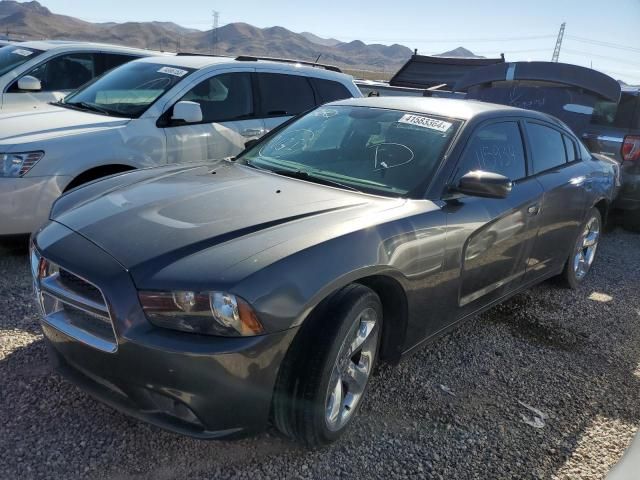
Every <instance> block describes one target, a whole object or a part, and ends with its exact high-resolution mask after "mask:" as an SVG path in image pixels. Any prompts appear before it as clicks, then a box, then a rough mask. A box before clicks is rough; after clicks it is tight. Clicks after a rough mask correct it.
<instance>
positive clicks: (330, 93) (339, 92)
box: [311, 78, 353, 103]
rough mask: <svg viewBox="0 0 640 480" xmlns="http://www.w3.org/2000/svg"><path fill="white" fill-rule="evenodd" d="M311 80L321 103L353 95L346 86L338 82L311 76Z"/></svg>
mask: <svg viewBox="0 0 640 480" xmlns="http://www.w3.org/2000/svg"><path fill="white" fill-rule="evenodd" d="M311 81H312V82H313V85H314V86H315V87H316V91H317V92H318V94H319V95H320V101H321V102H322V103H329V102H335V101H336V100H343V99H345V98H351V97H352V96H353V95H351V92H349V90H347V87H345V86H344V85H342V84H341V83H339V82H334V81H333V80H325V79H322V78H312V79H311Z"/></svg>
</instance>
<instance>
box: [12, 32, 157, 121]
mask: <svg viewBox="0 0 640 480" xmlns="http://www.w3.org/2000/svg"><path fill="white" fill-rule="evenodd" d="M151 55H155V56H157V55H159V53H158V52H152V51H149V50H140V49H137V48H128V47H119V46H116V45H103V44H99V43H88V42H64V41H35V42H21V43H14V44H11V45H7V46H4V47H2V48H0V92H1V93H0V95H1V96H0V109H1V110H0V111H2V112H3V113H4V112H12V111H20V110H31V109H37V108H48V106H49V105H48V104H49V102H57V101H58V100H61V99H62V98H64V97H65V95H67V94H68V93H69V92H71V91H73V90H75V89H77V88H78V87H80V86H82V85H84V84H85V83H87V82H89V81H91V80H93V79H94V78H96V77H98V76H100V75H102V74H103V73H104V72H106V71H108V70H111V69H112V68H115V67H118V66H120V65H122V64H123V63H126V62H130V61H131V60H135V59H138V58H141V57H146V56H151Z"/></svg>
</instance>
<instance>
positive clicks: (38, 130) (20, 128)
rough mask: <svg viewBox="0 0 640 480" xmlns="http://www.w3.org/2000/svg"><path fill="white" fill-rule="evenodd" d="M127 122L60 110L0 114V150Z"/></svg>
mask: <svg viewBox="0 0 640 480" xmlns="http://www.w3.org/2000/svg"><path fill="white" fill-rule="evenodd" d="M128 122H130V119H128V118H118V117H109V116H106V115H99V114H94V113H90V112H81V111H77V110H71V109H67V108H62V107H52V108H51V109H47V110H37V111H33V112H16V113H6V114H0V148H2V145H6V146H10V145H13V144H21V143H29V142H36V141H42V140H47V139H50V138H57V137H62V136H66V135H75V134H79V133H83V132H91V131H95V130H98V129H106V128H113V127H119V126H122V125H126V124H127V123H128ZM4 150H5V151H6V149H4Z"/></svg>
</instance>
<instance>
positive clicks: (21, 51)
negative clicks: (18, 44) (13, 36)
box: [11, 48, 33, 57]
mask: <svg viewBox="0 0 640 480" xmlns="http://www.w3.org/2000/svg"><path fill="white" fill-rule="evenodd" d="M11 53H15V54H16V55H22V56H23V57H28V56H30V55H33V52H32V51H31V50H25V49H23V48H17V49H15V50H14V51H13V52H11Z"/></svg>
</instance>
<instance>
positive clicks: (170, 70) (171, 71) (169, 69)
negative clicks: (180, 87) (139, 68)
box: [158, 67, 189, 77]
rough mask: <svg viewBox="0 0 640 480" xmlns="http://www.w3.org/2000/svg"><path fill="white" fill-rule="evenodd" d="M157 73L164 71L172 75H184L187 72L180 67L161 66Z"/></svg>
mask: <svg viewBox="0 0 640 480" xmlns="http://www.w3.org/2000/svg"><path fill="white" fill-rule="evenodd" d="M158 73H166V74H168V75H173V76H174V77H184V76H185V75H186V74H187V73H189V72H187V71H186V70H182V69H180V68H173V67H162V68H161V69H160V70H158Z"/></svg>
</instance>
